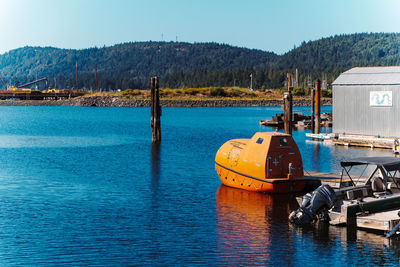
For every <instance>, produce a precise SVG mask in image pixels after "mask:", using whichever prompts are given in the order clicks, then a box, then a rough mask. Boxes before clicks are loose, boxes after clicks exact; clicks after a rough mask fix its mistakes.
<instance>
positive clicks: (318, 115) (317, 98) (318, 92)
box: [315, 80, 321, 134]
mask: <svg viewBox="0 0 400 267" xmlns="http://www.w3.org/2000/svg"><path fill="white" fill-rule="evenodd" d="M320 128H321V81H320V80H316V81H315V133H316V134H319V133H320Z"/></svg>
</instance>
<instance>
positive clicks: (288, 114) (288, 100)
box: [283, 73, 293, 135]
mask: <svg viewBox="0 0 400 267" xmlns="http://www.w3.org/2000/svg"><path fill="white" fill-rule="evenodd" d="M287 78H288V92H285V93H284V94H283V106H284V113H285V114H284V119H283V126H284V129H285V133H286V134H290V135H291V134H292V130H293V121H292V119H293V118H292V116H293V115H292V113H293V112H292V110H293V98H292V88H293V85H292V74H291V73H288V74H287Z"/></svg>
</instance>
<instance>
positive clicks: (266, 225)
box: [216, 185, 295, 265]
mask: <svg viewBox="0 0 400 267" xmlns="http://www.w3.org/2000/svg"><path fill="white" fill-rule="evenodd" d="M293 201H294V199H293V198H290V197H288V196H287V195H267V194H262V193H257V192H249V191H245V190H241V189H235V188H230V187H226V186H224V185H221V186H220V187H219V189H218V191H217V193H216V203H217V231H218V252H219V254H220V258H221V259H223V262H222V264H229V265H241V264H248V263H249V262H252V263H255V264H256V263H258V264H263V265H264V264H267V265H268V264H272V263H276V259H274V257H276V253H275V252H278V254H281V253H282V252H285V253H289V252H290V251H291V248H290V247H291V246H292V245H291V244H290V243H287V242H285V244H286V246H283V247H282V245H281V244H282V242H279V240H278V239H282V237H283V238H284V239H286V238H288V237H287V235H288V220H287V218H288V215H289V212H290V210H291V209H293V208H295V203H294V202H293ZM277 244H280V245H277ZM283 263H286V264H291V257H286V259H285V261H284V262H283Z"/></svg>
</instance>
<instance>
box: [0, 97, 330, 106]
mask: <svg viewBox="0 0 400 267" xmlns="http://www.w3.org/2000/svg"><path fill="white" fill-rule="evenodd" d="M160 103H161V106H162V107H248V106H260V107H270V106H281V105H283V100H261V99H260V100H256V99H254V100H253V99H252V100H228V99H216V100H162V99H161V101H160ZM321 104H322V105H324V106H329V105H332V100H331V99H322V100H321ZM293 105H294V106H310V100H308V99H296V100H293ZM0 106H80V107H149V106H150V100H127V99H121V98H120V97H111V96H93V97H76V98H73V99H67V100H14V101H0Z"/></svg>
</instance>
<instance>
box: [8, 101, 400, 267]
mask: <svg viewBox="0 0 400 267" xmlns="http://www.w3.org/2000/svg"><path fill="white" fill-rule="evenodd" d="M294 111H295V112H304V113H309V111H308V108H295V109H294ZM323 111H330V107H324V108H323ZM277 112H281V111H280V109H279V108H278V107H272V108H266V107H265V108H260V107H248V108H245V107H244V108H237V107H236V108H164V109H163V115H162V118H161V121H162V122H161V123H162V138H163V140H162V143H161V145H160V146H153V145H152V144H151V128H150V109H149V108H83V107H0V166H1V167H0V247H1V249H0V265H2V266H4V265H19V264H20V265H50V266H57V265H64V264H68V265H101V266H105V265H106V266H107V265H160V266H175V265H184V266H188V265H211V266H216V265H217V266H221V265H276V266H281V265H316V264H323V265H336V266H340V265H397V264H398V263H399V250H398V246H399V243H398V242H397V241H393V240H388V239H385V238H383V237H381V236H379V235H376V234H373V233H367V232H364V231H354V230H349V229H347V228H338V227H333V226H330V227H329V226H326V225H322V226H319V227H317V228H315V227H310V228H298V227H293V226H292V225H290V224H289V223H288V220H287V216H288V213H289V212H290V210H292V209H295V208H296V203H295V200H294V196H282V195H265V194H258V193H251V192H247V191H242V190H237V189H232V188H227V187H224V186H221V182H220V180H219V178H218V176H217V174H216V172H215V168H214V157H215V153H216V151H217V150H218V148H219V147H220V146H221V145H222V144H223V143H224V142H225V141H227V140H229V139H232V138H250V137H251V136H252V135H253V134H254V132H256V131H271V130H273V129H271V128H267V127H263V126H260V125H259V123H258V122H259V120H261V119H270V118H271V117H272V116H273V115H275V113H277ZM305 132H306V131H296V132H294V138H295V140H296V142H297V143H298V146H299V148H300V150H301V153H302V157H303V161H304V166H305V169H308V170H320V171H332V172H336V171H338V170H339V166H338V163H339V161H340V160H341V159H344V158H349V157H353V156H365V155H391V153H390V151H379V150H370V149H351V148H343V147H335V146H327V145H323V144H320V143H317V142H312V141H307V140H306V139H305V137H304V133H305Z"/></svg>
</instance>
